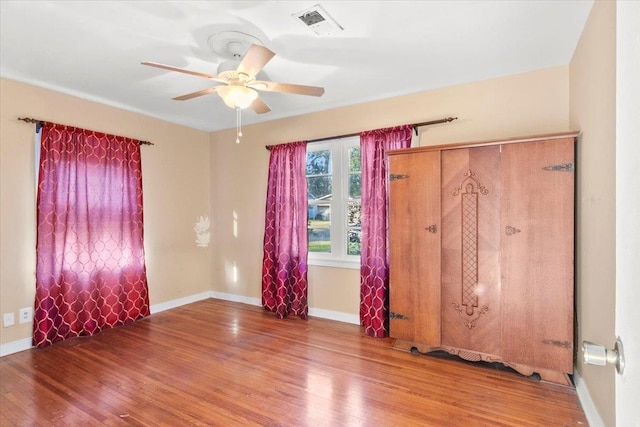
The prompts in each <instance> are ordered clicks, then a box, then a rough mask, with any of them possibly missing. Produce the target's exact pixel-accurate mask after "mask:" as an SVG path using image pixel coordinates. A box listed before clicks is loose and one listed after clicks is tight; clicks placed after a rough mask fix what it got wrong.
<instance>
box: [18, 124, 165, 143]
mask: <svg viewBox="0 0 640 427" xmlns="http://www.w3.org/2000/svg"><path fill="white" fill-rule="evenodd" d="M18 120H22V121H23V122H26V123H33V124H35V125H36V126H42V123H45V121H44V120H38V119H32V118H31V117H18ZM37 129H39V128H37ZM134 139H135V138H134ZM138 144H140V145H155V144H154V143H153V142H149V141H141V140H138Z"/></svg>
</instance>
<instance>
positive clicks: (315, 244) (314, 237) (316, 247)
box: [307, 220, 331, 252]
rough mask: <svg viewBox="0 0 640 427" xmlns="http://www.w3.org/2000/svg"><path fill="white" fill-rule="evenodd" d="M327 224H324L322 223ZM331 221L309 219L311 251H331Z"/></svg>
mask: <svg viewBox="0 0 640 427" xmlns="http://www.w3.org/2000/svg"><path fill="white" fill-rule="evenodd" d="M323 222H324V223H326V224H327V226H326V227H325V226H322V223H323ZM328 224H329V221H316V220H309V227H308V229H307V234H308V236H309V252H331V229H330V228H329V225H328Z"/></svg>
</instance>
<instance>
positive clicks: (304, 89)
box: [249, 80, 324, 96]
mask: <svg viewBox="0 0 640 427" xmlns="http://www.w3.org/2000/svg"><path fill="white" fill-rule="evenodd" d="M249 86H250V87H252V88H253V89H256V90H264V91H267V92H283V93H295V94H298V95H309V96H322V94H324V88H323V87H317V86H303V85H294V84H289V83H277V82H269V81H262V80H256V81H255V82H253V83H251V84H250V85H249Z"/></svg>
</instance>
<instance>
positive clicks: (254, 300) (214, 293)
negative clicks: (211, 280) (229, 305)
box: [211, 291, 262, 307]
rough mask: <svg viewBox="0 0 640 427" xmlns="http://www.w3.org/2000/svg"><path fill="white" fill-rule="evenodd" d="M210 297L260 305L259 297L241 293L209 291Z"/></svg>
mask: <svg viewBox="0 0 640 427" xmlns="http://www.w3.org/2000/svg"><path fill="white" fill-rule="evenodd" d="M211 298H217V299H221V300H224V301H232V302H240V303H242V304H249V305H257V306H258V307H261V306H262V301H261V300H260V298H252V297H245V296H242V295H236V294H228V293H225V292H217V291H211Z"/></svg>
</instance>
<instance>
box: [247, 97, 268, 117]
mask: <svg viewBox="0 0 640 427" xmlns="http://www.w3.org/2000/svg"><path fill="white" fill-rule="evenodd" d="M251 109H252V110H253V111H255V112H256V113H258V114H264V113H268V112H269V111H271V108H269V106H268V105H267V104H265V102H264V101H263V100H262V99H261V98H260V97H258V98H256V99H255V100H254V101H253V103H252V104H251Z"/></svg>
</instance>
